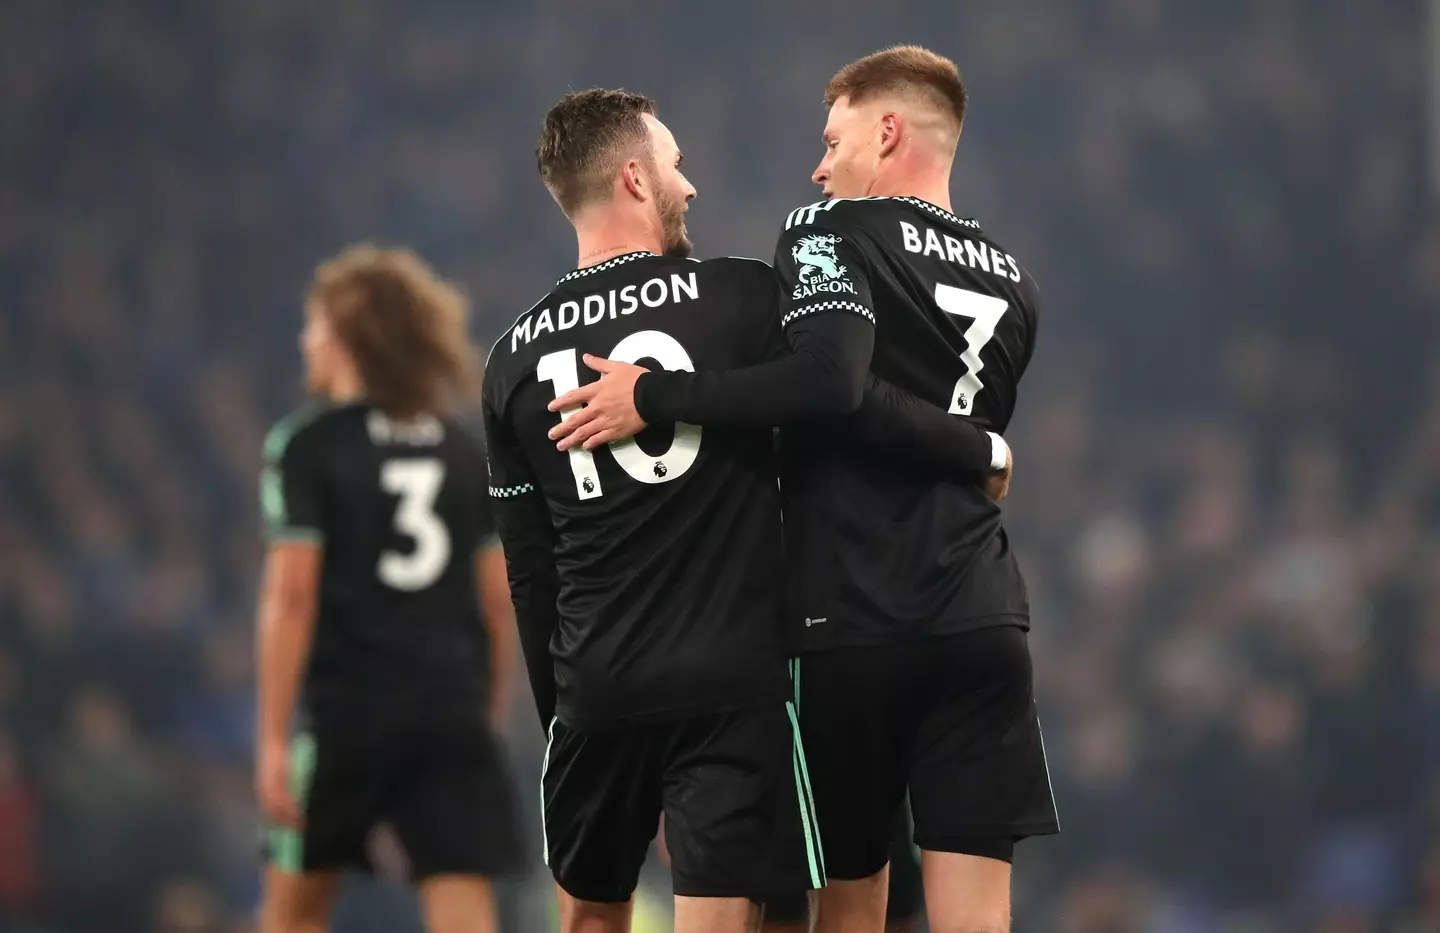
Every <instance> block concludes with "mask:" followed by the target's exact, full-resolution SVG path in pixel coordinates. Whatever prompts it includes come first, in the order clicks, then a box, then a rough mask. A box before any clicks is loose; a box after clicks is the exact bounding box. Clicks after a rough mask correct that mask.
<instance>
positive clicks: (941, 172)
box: [870, 162, 954, 213]
mask: <svg viewBox="0 0 1440 933" xmlns="http://www.w3.org/2000/svg"><path fill="white" fill-rule="evenodd" d="M870 193H871V194H874V195H879V196H881V197H886V198H919V199H920V200H922V201H929V202H930V203H931V204H934V205H935V206H936V207H941V208H944V209H945V210H947V211H950V212H951V213H954V210H953V209H952V208H951V206H950V164H949V162H946V163H945V164H944V165H936V164H933V163H931V164H925V165H912V166H906V167H904V168H903V169H902V170H900V171H897V172H894V173H892V174H890V175H889V176H884V177H881V178H879V179H877V180H876V182H875V184H874V185H872V186H871V188H870Z"/></svg>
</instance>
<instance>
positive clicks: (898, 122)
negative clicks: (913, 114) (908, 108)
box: [879, 111, 905, 159]
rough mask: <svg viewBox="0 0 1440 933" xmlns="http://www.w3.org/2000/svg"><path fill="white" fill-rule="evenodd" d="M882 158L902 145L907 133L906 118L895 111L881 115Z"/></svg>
mask: <svg viewBox="0 0 1440 933" xmlns="http://www.w3.org/2000/svg"><path fill="white" fill-rule="evenodd" d="M879 129H880V158H882V159H883V158H885V157H886V156H888V155H890V154H891V153H892V152H894V151H895V147H896V146H898V145H900V139H901V137H903V136H904V135H905V118H904V117H902V116H900V114H898V113H894V112H893V111H892V112H890V113H886V114H882V115H881V117H880V127H879Z"/></svg>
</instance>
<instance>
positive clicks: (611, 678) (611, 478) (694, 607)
mask: <svg viewBox="0 0 1440 933" xmlns="http://www.w3.org/2000/svg"><path fill="white" fill-rule="evenodd" d="M777 304H778V293H777V290H776V285H775V280H774V275H773V272H772V271H771V269H770V267H769V266H768V265H766V264H765V263H762V262H757V261H754V260H745V259H711V260H707V261H705V262H696V261H693V260H688V259H676V258H671V257H663V256H657V255H654V254H651V253H631V254H626V255H622V256H618V257H616V258H614V259H611V260H609V261H607V262H603V263H600V264H599V265H595V266H591V267H589V268H585V269H579V270H576V271H574V272H571V273H569V274H567V275H566V276H564V277H563V278H562V279H560V281H559V282H558V283H557V284H556V286H555V288H554V290H552V291H551V292H550V293H549V294H547V295H546V296H545V297H544V298H543V299H542V300H541V301H540V302H539V303H538V304H536V305H535V306H534V307H533V308H531V309H530V310H529V311H527V312H526V313H525V314H523V315H521V317H520V318H519V320H517V321H516V322H515V324H514V325H512V326H511V327H510V328H509V329H507V330H506V331H505V332H504V334H502V335H501V337H500V340H499V341H498V342H497V343H496V345H495V347H494V349H493V350H492V351H491V353H490V356H489V359H488V360H487V362H486V372H485V389H484V411H485V425H486V435H487V448H488V453H489V457H490V475H491V479H490V484H491V490H490V492H491V495H492V496H493V497H495V499H496V506H497V512H498V516H499V519H500V530H501V535H502V538H503V542H504V545H505V551H506V559H507V562H508V564H509V570H510V578H511V592H512V595H513V597H514V600H515V607H516V613H517V616H518V618H519V621H520V626H521V638H522V641H523V642H524V647H525V656H526V663H527V666H528V667H529V668H530V672H531V682H532V686H533V687H534V689H535V691H536V702H537V706H539V707H540V709H541V711H542V716H543V715H545V712H546V708H547V707H549V706H551V705H553V706H554V711H555V714H556V715H557V716H558V717H559V719H560V720H561V721H563V722H564V723H565V724H566V725H568V726H571V727H572V728H579V729H586V728H595V727H600V726H610V725H618V724H628V723H634V722H639V721H646V720H662V719H667V718H681V717H684V716H687V715H695V714H700V713H705V712H713V711H719V710H723V709H732V708H741V707H744V706H751V705H758V704H763V703H767V702H779V701H780V700H781V699H782V698H783V697H784V696H785V694H786V676H787V675H786V664H785V654H784V646H783V638H782V631H781V611H782V605H783V598H782V589H781V580H780V573H781V538H780V535H781V525H780V494H779V490H778V488H777V484H776V475H777V471H776V462H775V453H774V446H773V443H772V437H771V430H770V429H769V428H768V427H762V426H757V425H750V426H720V425H712V426H706V427H700V426H697V425H690V424H683V423H682V424H667V425H663V426H662V425H656V426H654V427H651V428H647V429H646V430H645V431H643V432H642V433H641V434H640V435H639V436H637V437H636V438H634V439H632V440H630V441H625V442H622V443H616V444H610V445H606V446H604V447H600V448H597V449H596V450H594V451H585V450H580V449H576V450H572V451H569V452H566V453H562V452H560V451H558V450H557V449H556V447H555V442H554V441H551V440H550V439H549V438H548V437H547V432H548V431H549V430H550V428H551V427H553V426H554V425H555V424H556V423H557V421H558V420H559V416H558V415H556V414H554V413H552V412H550V411H549V410H548V409H547V406H548V405H549V403H550V402H551V401H552V400H553V399H555V398H556V396H558V395H560V394H562V393H564V392H566V391H569V390H570V389H573V388H575V387H576V386H578V385H581V384H583V383H588V382H591V381H593V380H594V379H596V378H598V374H597V373H594V372H592V371H591V370H589V369H588V368H587V367H586V366H585V365H584V363H583V362H582V361H581V357H582V356H583V355H584V354H586V353H590V354H594V355H597V356H601V357H607V358H610V359H616V360H623V361H626V362H634V363H638V364H640V365H643V366H646V367H649V368H650V369H652V370H685V371H693V370H695V369H697V368H717V367H718V368H727V367H735V366H745V365H750V364H753V363H757V362H760V361H762V360H764V359H766V358H768V357H769V356H771V355H773V354H774V353H775V352H777V350H778V349H779V348H783V337H782V336H781V334H780V331H779V328H778V326H777V321H776V317H775V308H776V307H777ZM552 665H553V669H552ZM552 670H553V673H552ZM552 676H553V681H552V679H551V678H552ZM552 690H553V696H547V694H548V693H549V692H550V691H552Z"/></svg>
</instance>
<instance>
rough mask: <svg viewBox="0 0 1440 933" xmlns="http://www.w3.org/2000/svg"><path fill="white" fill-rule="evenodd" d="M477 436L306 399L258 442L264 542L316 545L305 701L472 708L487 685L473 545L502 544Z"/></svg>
mask: <svg viewBox="0 0 1440 933" xmlns="http://www.w3.org/2000/svg"><path fill="white" fill-rule="evenodd" d="M486 491H487V490H486V480H485V458H484V454H483V452H482V451H481V449H480V447H479V445H478V444H477V443H476V442H475V441H474V439H473V438H471V437H469V436H468V435H467V434H466V433H465V431H464V430H463V429H462V428H460V427H459V426H458V425H456V424H455V423H453V422H451V421H449V420H448V419H443V418H436V417H431V416H421V417H418V418H414V419H409V420H405V421H397V420H392V419H391V418H389V417H387V416H386V415H385V414H384V413H383V412H382V411H380V410H379V409H377V408H374V407H372V406H371V405H369V404H366V403H363V402H360V403H354V404H346V405H338V406H332V405H326V404H320V403H316V404H312V405H309V406H306V407H304V408H302V409H300V410H298V411H296V412H295V413H293V414H292V415H290V416H289V417H287V418H285V419H283V420H281V421H280V422H279V423H278V424H277V425H276V426H275V427H274V428H273V429H272V430H271V431H270V434H269V436H268V438H267V439H266V442H265V467H264V471H263V473H262V475H261V503H262V507H263V511H264V516H265V526H266V534H267V537H268V538H269V539H270V540H271V541H285V540H291V541H297V540H298V541H312V542H315V543H317V544H319V545H320V546H321V547H323V549H324V562H323V570H322V577H321V583H320V595H319V618H318V620H317V623H316V629H315V640H314V643H313V645H312V648H311V652H310V661H309V666H308V669H307V670H306V673H305V681H304V687H303V690H302V697H301V706H302V714H303V715H304V716H305V717H307V718H308V719H309V720H310V721H311V722H312V723H317V724H319V725H322V726H323V725H326V724H329V723H332V722H339V721H342V720H345V721H349V720H354V719H356V718H359V719H360V721H361V722H362V723H369V722H374V721H376V720H377V719H379V720H383V719H388V718H403V717H407V716H425V717H430V718H433V717H436V716H441V715H458V716H465V717H471V716H478V715H480V714H482V713H483V711H484V704H485V702H486V701H487V699H488V696H489V688H490V683H489V681H490V651H491V647H490V641H489V635H488V633H487V631H486V629H485V626H484V624H483V620H482V618H481V615H480V610H479V604H478V600H477V592H476V585H475V552H476V550H477V549H478V548H481V547H484V546H490V545H493V544H494V543H496V537H495V525H494V517H493V513H492V510H491V507H490V502H489V499H488V496H487V495H486Z"/></svg>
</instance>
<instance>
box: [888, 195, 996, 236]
mask: <svg viewBox="0 0 1440 933" xmlns="http://www.w3.org/2000/svg"><path fill="white" fill-rule="evenodd" d="M895 200H896V201H904V202H905V203H906V204H910V205H913V206H915V207H918V208H920V209H921V210H922V211H929V212H930V213H931V214H934V215H935V216H936V217H943V218H945V219H946V220H948V221H950V222H951V223H952V224H955V225H956V226H957V227H970V228H971V229H974V230H979V229H980V224H979V222H978V221H976V220H975V218H973V217H960V216H958V215H956V214H952V213H950V212H949V211H947V210H946V209H945V208H943V207H941V206H940V205H938V204H931V203H930V202H929V201H926V200H924V199H922V198H917V197H914V196H913V195H908V194H907V195H902V196H900V197H898V198H895Z"/></svg>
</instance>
